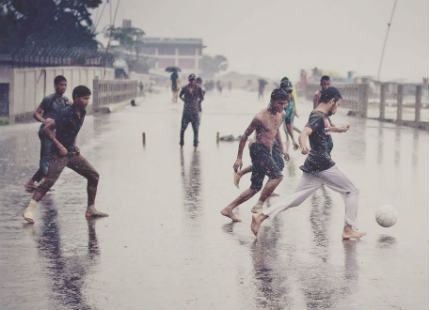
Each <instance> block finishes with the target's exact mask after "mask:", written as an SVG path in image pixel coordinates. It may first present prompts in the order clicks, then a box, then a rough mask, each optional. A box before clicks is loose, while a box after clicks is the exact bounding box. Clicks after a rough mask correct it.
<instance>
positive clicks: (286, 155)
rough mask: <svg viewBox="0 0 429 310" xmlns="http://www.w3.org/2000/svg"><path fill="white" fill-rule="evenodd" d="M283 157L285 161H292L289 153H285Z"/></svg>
mask: <svg viewBox="0 0 429 310" xmlns="http://www.w3.org/2000/svg"><path fill="white" fill-rule="evenodd" d="M283 157H284V159H285V160H286V161H289V160H290V156H289V153H288V152H283Z"/></svg>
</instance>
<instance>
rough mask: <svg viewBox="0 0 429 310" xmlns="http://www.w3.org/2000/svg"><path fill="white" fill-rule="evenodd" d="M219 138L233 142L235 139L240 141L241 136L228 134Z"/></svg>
mask: <svg viewBox="0 0 429 310" xmlns="http://www.w3.org/2000/svg"><path fill="white" fill-rule="evenodd" d="M217 139H219V140H220V141H225V142H233V141H240V139H241V136H237V137H234V135H226V136H220V137H219V138H217Z"/></svg>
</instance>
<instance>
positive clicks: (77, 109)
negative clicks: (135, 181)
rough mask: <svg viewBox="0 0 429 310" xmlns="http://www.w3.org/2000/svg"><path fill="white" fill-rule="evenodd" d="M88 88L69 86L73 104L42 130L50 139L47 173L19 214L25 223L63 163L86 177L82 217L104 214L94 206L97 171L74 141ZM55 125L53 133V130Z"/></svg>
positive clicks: (48, 122) (59, 172)
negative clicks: (84, 206)
mask: <svg viewBox="0 0 429 310" xmlns="http://www.w3.org/2000/svg"><path fill="white" fill-rule="evenodd" d="M90 95H91V91H90V90H89V89H88V88H87V87H86V86H77V87H76V88H75V89H74V90H73V104H72V105H68V106H67V107H65V108H64V109H63V110H62V111H61V112H60V114H59V116H58V117H57V119H56V120H53V119H48V120H47V122H46V124H45V127H44V129H43V130H44V133H45V134H46V136H48V137H49V139H50V140H51V141H52V142H53V145H54V146H53V148H52V151H51V157H50V160H49V169H48V174H47V176H46V178H45V180H44V181H43V182H42V183H41V184H40V185H39V187H38V188H37V189H36V191H35V193H34V195H33V199H31V201H30V203H29V204H28V207H27V208H26V209H25V210H24V213H23V217H24V219H25V220H26V221H27V222H29V223H31V224H32V223H34V219H33V210H34V207H35V206H36V204H37V202H38V201H40V200H41V199H42V198H43V196H44V195H45V194H46V192H47V191H48V190H49V189H50V188H51V187H52V186H53V185H54V183H55V182H56V180H57V179H58V177H59V176H60V174H61V172H62V171H63V169H64V168H65V167H69V168H70V169H72V170H74V171H75V172H77V173H78V174H80V175H82V176H83V177H85V178H86V179H87V180H88V185H87V192H88V207H87V210H86V217H87V218H90V217H96V216H99V217H104V216H108V215H107V214H106V213H103V212H100V211H98V210H97V209H95V205H94V204H95V196H96V194H97V186H98V179H99V175H98V173H97V171H96V170H95V169H94V168H93V167H92V166H91V164H90V163H89V162H88V161H87V160H86V159H85V158H84V157H83V156H82V155H80V151H79V147H78V146H77V145H76V136H77V134H78V133H79V130H80V128H81V127H82V125H83V121H84V119H85V115H86V110H85V109H86V106H87V105H88V102H89V98H90ZM54 129H56V134H54Z"/></svg>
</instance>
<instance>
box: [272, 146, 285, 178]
mask: <svg viewBox="0 0 429 310" xmlns="http://www.w3.org/2000/svg"><path fill="white" fill-rule="evenodd" d="M272 155H273V159H274V161H275V162H276V164H277V167H279V169H280V171H282V170H283V169H284V167H285V162H284V160H283V154H282V152H281V151H280V146H279V143H278V142H277V139H274V145H273V150H272Z"/></svg>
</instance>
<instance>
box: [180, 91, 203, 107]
mask: <svg viewBox="0 0 429 310" xmlns="http://www.w3.org/2000/svg"><path fill="white" fill-rule="evenodd" d="M201 98H204V94H203V90H202V89H201V87H199V86H195V88H194V89H193V90H192V91H191V88H190V87H189V85H186V86H185V87H183V88H182V90H181V91H180V99H182V100H183V101H184V102H185V104H184V106H183V114H198V112H200V110H199V100H200V99H201Z"/></svg>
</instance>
